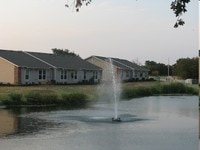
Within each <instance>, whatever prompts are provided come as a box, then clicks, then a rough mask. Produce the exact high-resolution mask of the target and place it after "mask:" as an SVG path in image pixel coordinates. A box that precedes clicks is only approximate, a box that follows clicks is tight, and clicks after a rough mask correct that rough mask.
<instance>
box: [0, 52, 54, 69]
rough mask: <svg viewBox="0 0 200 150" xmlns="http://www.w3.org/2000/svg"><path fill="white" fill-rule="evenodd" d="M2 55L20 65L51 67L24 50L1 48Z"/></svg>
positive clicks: (0, 54) (0, 53)
mask: <svg viewBox="0 0 200 150" xmlns="http://www.w3.org/2000/svg"><path fill="white" fill-rule="evenodd" d="M0 57H2V58H4V59H6V60H7V61H9V62H11V63H13V64H15V65H17V66H19V67H27V68H51V66H49V65H48V64H46V63H44V62H41V61H38V60H37V59H35V58H33V57H31V56H29V55H27V54H26V53H24V52H22V51H12V50H2V49H0Z"/></svg>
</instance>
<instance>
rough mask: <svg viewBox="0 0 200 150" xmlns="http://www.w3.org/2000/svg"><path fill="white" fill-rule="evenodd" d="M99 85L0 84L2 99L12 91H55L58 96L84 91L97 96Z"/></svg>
mask: <svg viewBox="0 0 200 150" xmlns="http://www.w3.org/2000/svg"><path fill="white" fill-rule="evenodd" d="M96 87H97V85H35V86H0V100H2V99H5V98H7V96H8V94H10V93H21V94H23V95H26V94H27V93H29V92H41V93H54V94H57V95H58V96H62V94H69V93H84V94H86V95H88V97H89V99H94V98H95V97H96Z"/></svg>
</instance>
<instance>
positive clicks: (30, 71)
mask: <svg viewBox="0 0 200 150" xmlns="http://www.w3.org/2000/svg"><path fill="white" fill-rule="evenodd" d="M0 68H1V72H0V83H1V84H52V83H53V84H54V83H56V84H77V83H98V82H100V80H101V72H102V70H101V68H99V67H97V66H95V65H93V64H91V63H89V62H87V61H85V60H83V59H81V58H80V57H78V56H70V55H62V56H61V55H55V54H48V53H35V52H23V51H11V50H0Z"/></svg>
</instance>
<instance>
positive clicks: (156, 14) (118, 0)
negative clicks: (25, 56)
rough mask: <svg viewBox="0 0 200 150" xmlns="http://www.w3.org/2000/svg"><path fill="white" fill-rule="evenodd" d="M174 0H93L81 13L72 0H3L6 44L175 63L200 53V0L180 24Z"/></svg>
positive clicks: (2, 42) (2, 45)
mask: <svg viewBox="0 0 200 150" xmlns="http://www.w3.org/2000/svg"><path fill="white" fill-rule="evenodd" d="M67 2H68V4H69V5H71V7H70V8H67V7H65V4H66V3H67ZM171 2H172V0H126V1H125V0H93V1H92V3H91V4H90V5H89V6H87V7H86V6H84V7H82V8H81V9H80V11H79V12H78V13H77V12H76V11H75V9H74V7H73V5H72V3H73V2H72V0H68V1H67V0H0V49H5V50H23V51H33V52H46V53H52V50H51V49H52V48H60V49H69V50H70V51H74V52H75V53H77V54H79V55H80V56H81V57H82V58H83V59H85V58H87V57H90V56H91V55H98V56H105V57H117V58H121V59H127V60H129V61H135V62H138V63H140V64H142V65H143V64H144V63H145V61H146V60H150V61H155V62H158V63H165V64H168V60H169V63H170V65H173V64H174V63H176V61H177V60H178V59H179V58H187V57H189V58H193V57H197V56H198V50H199V29H198V28H199V11H198V7H199V3H198V0H192V2H190V3H189V4H188V7H187V9H188V12H187V13H186V14H184V15H183V17H182V18H183V19H184V21H185V22H186V24H185V25H184V26H183V27H179V28H176V29H175V28H173V25H174V23H175V21H176V18H175V15H174V14H173V12H172V10H171V9H170V4H171Z"/></svg>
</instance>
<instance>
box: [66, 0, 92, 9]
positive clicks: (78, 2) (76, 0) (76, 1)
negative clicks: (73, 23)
mask: <svg viewBox="0 0 200 150" xmlns="http://www.w3.org/2000/svg"><path fill="white" fill-rule="evenodd" d="M91 1H92V0H73V5H74V6H75V8H76V11H77V12H78V11H79V9H80V8H81V6H83V5H84V4H85V5H86V6H87V5H89V4H90V3H91ZM68 2H69V0H68ZM65 6H66V7H70V5H69V4H65Z"/></svg>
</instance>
